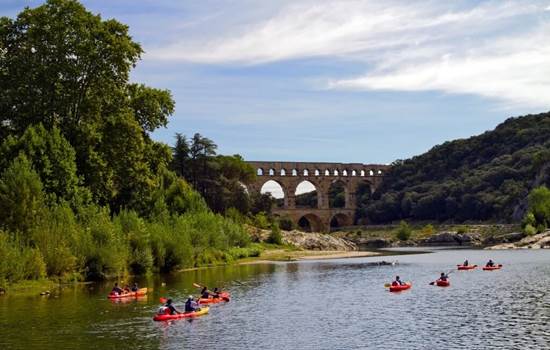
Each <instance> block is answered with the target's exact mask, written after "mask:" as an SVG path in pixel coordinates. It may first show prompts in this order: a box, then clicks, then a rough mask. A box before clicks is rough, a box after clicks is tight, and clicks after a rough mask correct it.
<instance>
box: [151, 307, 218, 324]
mask: <svg viewBox="0 0 550 350" xmlns="http://www.w3.org/2000/svg"><path fill="white" fill-rule="evenodd" d="M208 309H209V308H208V306H205V307H201V309H200V310H198V311H193V312H184V313H181V314H175V315H170V314H162V315H155V317H153V320H154V321H169V320H178V319H180V318H192V317H197V316H202V315H206V314H207V313H208Z"/></svg>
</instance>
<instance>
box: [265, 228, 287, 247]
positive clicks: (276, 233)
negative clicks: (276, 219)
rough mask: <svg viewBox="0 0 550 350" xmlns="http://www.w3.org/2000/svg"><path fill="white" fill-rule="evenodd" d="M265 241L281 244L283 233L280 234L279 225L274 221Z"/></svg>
mask: <svg viewBox="0 0 550 350" xmlns="http://www.w3.org/2000/svg"><path fill="white" fill-rule="evenodd" d="M267 242H268V243H273V244H278V245H282V244H283V235H282V234H281V229H280V228H279V225H277V224H276V223H274V224H273V225H271V233H270V234H269V237H268V239H267Z"/></svg>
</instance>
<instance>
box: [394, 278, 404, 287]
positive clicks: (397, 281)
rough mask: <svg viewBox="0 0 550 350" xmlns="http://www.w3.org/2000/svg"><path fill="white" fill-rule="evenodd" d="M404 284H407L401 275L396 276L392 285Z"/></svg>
mask: <svg viewBox="0 0 550 350" xmlns="http://www.w3.org/2000/svg"><path fill="white" fill-rule="evenodd" d="M403 285H405V283H403V281H401V279H400V278H399V276H395V281H393V282H392V286H403Z"/></svg>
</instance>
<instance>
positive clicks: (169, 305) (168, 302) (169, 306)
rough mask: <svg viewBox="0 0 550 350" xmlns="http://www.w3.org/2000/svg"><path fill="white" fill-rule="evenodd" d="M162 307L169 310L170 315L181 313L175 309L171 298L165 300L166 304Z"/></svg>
mask: <svg viewBox="0 0 550 350" xmlns="http://www.w3.org/2000/svg"><path fill="white" fill-rule="evenodd" d="M164 307H165V308H167V309H168V310H169V312H170V315H176V314H181V312H180V311H178V309H176V307H175V306H174V304H172V299H168V300H166V304H164Z"/></svg>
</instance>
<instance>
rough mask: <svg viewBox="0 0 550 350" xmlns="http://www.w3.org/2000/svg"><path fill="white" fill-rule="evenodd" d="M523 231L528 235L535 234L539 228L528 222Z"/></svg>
mask: <svg viewBox="0 0 550 350" xmlns="http://www.w3.org/2000/svg"><path fill="white" fill-rule="evenodd" d="M523 232H524V233H525V234H526V235H527V236H533V235H535V234H536V233H537V229H536V228H534V227H533V226H532V225H531V224H527V225H525V226H524V227H523Z"/></svg>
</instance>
